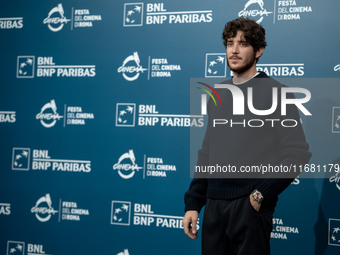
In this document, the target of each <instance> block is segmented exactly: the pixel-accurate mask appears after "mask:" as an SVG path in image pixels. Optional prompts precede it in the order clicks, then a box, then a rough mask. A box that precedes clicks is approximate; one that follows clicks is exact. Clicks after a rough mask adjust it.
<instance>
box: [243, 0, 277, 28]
mask: <svg viewBox="0 0 340 255" xmlns="http://www.w3.org/2000/svg"><path fill="white" fill-rule="evenodd" d="M256 5H257V6H259V7H260V9H255V7H254V6H256ZM271 13H273V12H267V10H266V9H265V8H264V2H263V0H249V1H248V2H247V3H246V4H245V5H244V8H243V10H241V11H240V12H239V13H238V16H239V17H245V18H246V17H249V18H251V19H255V20H256V19H257V18H258V17H259V18H258V20H256V22H257V23H261V22H262V20H263V16H264V15H265V16H267V17H268V14H271Z"/></svg>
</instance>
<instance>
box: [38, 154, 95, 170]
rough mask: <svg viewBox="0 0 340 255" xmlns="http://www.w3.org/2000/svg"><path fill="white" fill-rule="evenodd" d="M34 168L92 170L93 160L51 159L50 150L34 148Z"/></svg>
mask: <svg viewBox="0 0 340 255" xmlns="http://www.w3.org/2000/svg"><path fill="white" fill-rule="evenodd" d="M32 161H33V162H32V170H45V171H46V170H52V171H55V172H75V173H82V172H84V173H89V172H91V161H89V160H70V159H51V157H50V156H49V152H48V150H33V160H32Z"/></svg>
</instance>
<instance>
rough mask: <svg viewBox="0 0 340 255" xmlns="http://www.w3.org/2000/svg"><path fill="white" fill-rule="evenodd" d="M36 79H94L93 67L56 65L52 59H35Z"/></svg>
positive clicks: (94, 68)
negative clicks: (55, 77) (54, 77)
mask: <svg viewBox="0 0 340 255" xmlns="http://www.w3.org/2000/svg"><path fill="white" fill-rule="evenodd" d="M37 62H38V63H37V77H53V76H55V75H57V77H94V76H96V66H95V65H56V64H55V63H54V61H53V57H38V58H37Z"/></svg>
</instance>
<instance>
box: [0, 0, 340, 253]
mask: <svg viewBox="0 0 340 255" xmlns="http://www.w3.org/2000/svg"><path fill="white" fill-rule="evenodd" d="M339 7H340V3H339V1H336V0H325V1H316V0H310V1H307V0H295V1H277V0H257V1H253V0H241V1H227V0H215V1H202V0H185V1H179V0H172V1H170V0H167V1H163V2H151V3H149V2H138V1H130V2H128V1H121V0H116V1H107V0H98V1H89V0H83V1H74V0H72V1H63V2H62V1H43V0H36V1H28V2H27V1H15V0H14V1H2V2H1V3H0V34H1V42H0V51H1V60H2V61H1V64H0V65H1V68H0V72H1V87H0V130H1V132H0V138H1V146H0V152H1V153H0V226H1V234H0V253H1V254H6V255H10V254H11V255H12V254H13V255H15V254H20V255H31V254H55V255H57V254H60V255H61V254H63V255H66V254H67V255H71V254H112V255H118V254H119V255H135V254H136V255H137V254H139V255H143V254H144V255H146V254H155V255H156V254H169V255H170V254H189V253H190V254H200V240H199V239H198V240H196V241H192V240H190V239H189V238H187V237H186V236H185V235H184V232H183V226H182V219H183V215H184V200H183V196H184V193H185V191H186V190H187V189H188V187H189V184H190V181H191V178H190V153H191V152H190V130H194V129H197V131H199V132H202V131H204V130H205V127H206V126H205V124H206V122H204V120H202V119H201V117H200V116H199V115H200V113H199V112H198V113H196V114H197V116H192V115H191V113H190V87H191V82H190V81H191V79H192V78H197V79H198V80H201V81H202V82H206V83H208V84H210V83H209V80H211V79H214V78H219V79H221V80H223V79H224V78H225V79H228V78H230V77H231V73H230V70H229V69H228V67H227V65H226V61H225V48H224V45H223V43H222V39H221V34H222V30H223V28H224V24H225V23H226V22H228V21H230V20H232V19H235V18H237V17H239V16H245V17H249V18H252V19H254V20H256V21H258V22H261V24H262V25H263V26H264V28H265V29H266V34H267V43H268V47H267V48H266V49H265V51H264V54H263V56H262V57H261V58H260V61H259V62H258V65H257V68H258V70H262V71H264V72H266V73H267V74H268V75H270V76H271V77H273V78H276V79H279V80H280V79H283V81H282V82H285V81H286V80H287V79H286V78H294V79H292V80H294V82H295V81H296V80H298V79H302V78H303V80H304V81H306V80H308V79H311V82H310V83H307V84H305V83H304V84H303V85H301V86H300V87H304V88H307V89H308V90H310V92H311V95H312V99H311V100H310V102H308V104H306V107H307V108H308V110H309V111H310V112H311V113H312V116H309V117H308V116H307V117H305V116H301V118H302V121H303V127H304V129H305V133H306V137H307V140H308V142H309V143H310V145H311V152H312V153H313V157H312V159H311V161H310V163H314V164H319V165H320V166H322V165H324V164H339V163H340V155H339V154H340V153H339V151H340V150H339V149H340V148H339V147H340V142H339V141H340V139H339V137H340V120H339V119H338V116H340V102H339V99H338V95H339V92H340V91H339V88H338V87H337V84H339V82H338V80H337V78H339V75H340V56H339V55H340V54H339V47H338V42H339V39H340V36H339V33H338V31H339V29H338V24H339V15H338V10H339ZM304 78H307V79H304ZM316 78H317V79H316ZM329 78H332V79H329ZM288 80H289V79H288ZM315 80H317V82H315ZM330 80H332V82H328V81H330ZM312 81H313V82H312ZM294 82H293V83H294ZM295 83H296V82H295ZM285 84H287V82H286V83H285ZM329 84H331V85H329ZM212 85H213V84H212ZM287 85H289V86H290V84H287ZM190 126H191V128H190ZM197 143H198V144H200V143H201V141H197ZM193 157H197V152H194V153H193ZM339 178H340V176H339V175H337V174H336V173H335V172H333V174H332V175H330V176H325V177H324V178H297V179H295V181H294V182H293V183H292V184H291V185H290V187H289V188H288V189H287V190H286V191H285V192H284V193H283V194H282V195H280V197H279V203H278V206H277V208H276V211H275V214H274V220H273V226H274V229H273V232H272V235H271V250H272V253H273V254H287V253H289V254H301V253H303V254H327V255H330V254H338V253H339V252H340V231H339V229H340V210H339V203H338V201H339V199H340V184H339ZM202 219H203V213H201V214H200V220H199V224H201V223H202ZM199 231H200V230H199Z"/></svg>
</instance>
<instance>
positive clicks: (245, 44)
mask: <svg viewBox="0 0 340 255" xmlns="http://www.w3.org/2000/svg"><path fill="white" fill-rule="evenodd" d="M248 45H249V43H241V46H244V47H245V46H248Z"/></svg>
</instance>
